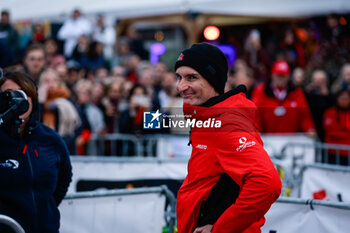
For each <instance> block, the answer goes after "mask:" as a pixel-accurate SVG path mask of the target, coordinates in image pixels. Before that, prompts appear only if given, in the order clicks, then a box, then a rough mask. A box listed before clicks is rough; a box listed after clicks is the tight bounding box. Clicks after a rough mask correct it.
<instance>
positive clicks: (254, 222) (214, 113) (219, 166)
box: [177, 93, 281, 233]
mask: <svg viewBox="0 0 350 233" xmlns="http://www.w3.org/2000/svg"><path fill="white" fill-rule="evenodd" d="M227 94H228V93H225V94H224V95H226V96H227ZM256 112H257V109H256V106H255V105H254V103H253V102H251V101H250V100H248V99H246V97H245V95H244V94H242V93H241V94H237V95H234V96H230V97H228V98H226V99H224V100H222V101H221V102H219V103H217V104H215V105H213V106H211V107H200V106H191V105H186V104H184V114H185V115H189V114H190V115H192V118H191V119H196V120H197V121H198V120H203V121H205V120H207V119H210V118H215V120H216V121H218V120H220V121H221V123H222V124H221V127H220V128H209V129H208V128H198V127H194V128H192V132H191V137H190V139H191V142H192V155H191V158H190V160H189V163H188V175H187V177H186V179H185V181H184V182H183V184H182V186H181V188H180V190H179V192H178V196H177V223H178V232H179V233H192V232H193V231H194V229H195V228H196V226H197V218H198V213H199V211H200V207H201V205H202V203H203V201H205V200H207V198H208V196H209V194H210V191H211V190H212V188H213V186H214V185H215V184H216V183H217V182H218V179H219V177H220V175H221V174H223V173H226V174H227V175H229V177H230V178H231V179H232V180H233V181H234V182H235V183H236V184H237V185H238V186H239V190H240V191H239V194H238V197H237V199H236V201H235V203H234V204H232V205H231V206H229V207H228V208H227V209H226V210H225V211H224V212H223V213H222V214H221V216H220V217H219V218H218V220H217V221H216V222H215V223H214V227H213V229H212V233H229V232H230V233H233V232H245V233H247V232H251V233H253V232H261V231H260V227H261V226H262V225H263V224H264V222H265V219H264V214H265V213H266V212H267V211H268V210H269V208H270V206H271V204H272V203H273V202H274V201H275V200H276V199H277V198H278V197H279V195H280V191H281V180H280V178H279V175H278V173H277V171H276V169H275V167H274V165H273V163H272V162H271V160H270V157H269V156H268V154H267V153H266V151H265V150H264V148H263V142H262V140H261V138H260V136H259V134H258V132H257V131H256V127H255V125H254V121H255V116H256Z"/></svg>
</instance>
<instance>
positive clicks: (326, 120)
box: [323, 107, 350, 156]
mask: <svg viewBox="0 0 350 233" xmlns="http://www.w3.org/2000/svg"><path fill="white" fill-rule="evenodd" d="M323 127H324V130H325V142H326V143H332V144H343V145H350V111H341V110H339V109H338V108H336V107H332V108H329V109H328V110H326V112H325V113H324V116H323ZM341 155H344V156H347V153H346V152H343V153H341Z"/></svg>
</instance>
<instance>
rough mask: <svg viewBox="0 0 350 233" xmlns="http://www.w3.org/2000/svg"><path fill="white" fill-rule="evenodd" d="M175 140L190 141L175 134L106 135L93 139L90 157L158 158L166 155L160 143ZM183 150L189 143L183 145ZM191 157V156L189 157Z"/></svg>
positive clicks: (89, 149) (89, 146)
mask: <svg viewBox="0 0 350 233" xmlns="http://www.w3.org/2000/svg"><path fill="white" fill-rule="evenodd" d="M173 139H185V140H186V141H187V140H188V136H185V135H175V134H144V135H140V136H136V135H132V134H119V133H115V134H105V135H103V136H95V137H93V138H92V139H91V140H90V142H89V144H88V155H106V154H107V155H118V156H147V157H157V155H159V154H160V153H164V151H161V149H160V148H159V147H158V144H159V142H163V143H164V141H168V142H170V141H171V140H173ZM182 147H183V149H184V148H185V147H187V143H184V144H183V145H182ZM188 156H189V155H188Z"/></svg>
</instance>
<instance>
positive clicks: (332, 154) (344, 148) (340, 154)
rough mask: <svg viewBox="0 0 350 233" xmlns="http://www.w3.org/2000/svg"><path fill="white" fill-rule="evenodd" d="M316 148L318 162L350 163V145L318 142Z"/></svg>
mask: <svg viewBox="0 0 350 233" xmlns="http://www.w3.org/2000/svg"><path fill="white" fill-rule="evenodd" d="M315 148H316V161H317V162H323V163H334V164H338V165H350V146H349V145H339V144H329V143H316V144H315Z"/></svg>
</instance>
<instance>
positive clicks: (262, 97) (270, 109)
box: [252, 84, 315, 133]
mask: <svg viewBox="0 0 350 233" xmlns="http://www.w3.org/2000/svg"><path fill="white" fill-rule="evenodd" d="M265 89H266V85H265V84H262V85H260V86H258V87H256V89H255V90H254V91H253V93H252V100H253V101H254V102H255V104H256V105H257V107H258V108H259V113H260V114H259V117H260V126H259V129H260V131H261V132H262V133H298V132H307V131H309V130H312V129H315V126H314V122H313V120H312V116H311V112H310V109H309V106H308V104H307V102H306V98H305V95H304V93H303V91H302V90H301V89H299V88H297V89H295V90H293V91H291V92H289V93H287V96H286V98H285V99H284V100H283V101H280V100H278V99H277V98H276V97H274V96H269V95H267V94H266V93H265Z"/></svg>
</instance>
